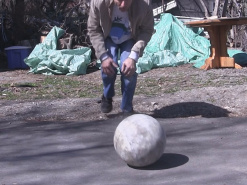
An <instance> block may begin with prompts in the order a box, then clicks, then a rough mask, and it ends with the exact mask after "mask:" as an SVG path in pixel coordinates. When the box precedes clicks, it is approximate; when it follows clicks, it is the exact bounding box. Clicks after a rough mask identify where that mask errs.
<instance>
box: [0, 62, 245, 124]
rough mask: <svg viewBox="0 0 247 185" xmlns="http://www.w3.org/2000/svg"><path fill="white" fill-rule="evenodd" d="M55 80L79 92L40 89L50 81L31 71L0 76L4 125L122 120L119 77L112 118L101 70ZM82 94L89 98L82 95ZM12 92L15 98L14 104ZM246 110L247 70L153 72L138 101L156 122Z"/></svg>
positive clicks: (141, 79)
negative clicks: (104, 109)
mask: <svg viewBox="0 0 247 185" xmlns="http://www.w3.org/2000/svg"><path fill="white" fill-rule="evenodd" d="M49 78H51V79H55V78H56V79H59V78H60V81H65V79H67V80H70V81H69V82H70V83H71V82H79V84H78V85H76V87H71V86H68V85H67V86H66V85H65V84H62V85H61V86H62V87H61V86H60V87H61V88H60V89H59V88H58V87H57V86H55V85H50V86H49V84H48V85H47V84H46V86H44V85H40V83H41V82H42V83H43V82H44V80H45V79H47V76H46V75H42V74H40V75H39V74H31V73H28V70H13V71H5V70H2V71H0V104H1V106H0V120H9V121H10V122H11V120H13V121H14V120H27V121H28V120H29V121H58V120H65V121H78V120H81V121H95V120H102V119H109V118H114V117H118V116H120V115H121V111H120V108H119V106H120V102H121V94H120V78H119V76H118V78H117V80H116V96H115V97H114V102H113V106H114V110H113V111H112V112H111V113H109V114H103V113H101V112H100V104H99V100H100V97H101V93H102V82H101V78H100V71H99V70H96V71H95V70H92V71H90V70H89V72H88V74H86V75H80V76H55V75H54V76H50V77H49ZM30 84H31V85H30ZM32 84H33V86H32ZM30 86H31V87H30ZM66 88H67V91H65V90H66ZM35 89H36V90H35ZM39 89H40V90H41V89H42V90H44V89H45V91H42V96H43V98H41V97H38V96H37V93H38V91H37V90H39ZM54 89H58V92H57V91H56V94H59V92H60V94H59V96H55V95H53V94H52V92H54V91H53V90H54ZM65 92H66V93H65ZM82 92H83V93H84V95H83V96H81V95H80V93H82ZM8 93H12V96H13V94H14V95H15V97H14V98H12V99H11V98H10V99H8V98H7V97H8ZM18 93H19V94H18ZM23 94H26V96H24V95H23ZM46 97H47V98H46ZM246 109H247V68H242V69H233V68H222V69H211V70H207V71H205V70H201V69H197V68H194V67H193V66H192V65H191V64H185V65H181V66H178V67H166V68H158V69H152V70H150V71H148V72H146V73H143V74H140V75H139V76H138V84H137V89H136V94H135V96H134V110H135V111H136V113H143V114H148V115H152V116H154V117H156V118H182V117H207V118H212V117H245V116H247V113H246Z"/></svg>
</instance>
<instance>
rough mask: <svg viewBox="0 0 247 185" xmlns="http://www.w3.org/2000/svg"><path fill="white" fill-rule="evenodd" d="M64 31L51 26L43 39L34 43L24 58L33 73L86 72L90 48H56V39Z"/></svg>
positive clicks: (89, 58)
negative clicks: (38, 42)
mask: <svg viewBox="0 0 247 185" xmlns="http://www.w3.org/2000/svg"><path fill="white" fill-rule="evenodd" d="M64 33H65V31H64V30H63V29H61V28H58V27H53V28H52V30H51V31H50V32H49V33H48V35H47V37H46V38H45V40H44V41H43V42H42V43H40V44H38V45H36V46H35V48H34V49H33V51H32V52H31V54H30V55H29V56H28V57H27V58H26V59H25V60H24V62H25V63H26V64H27V65H28V66H29V67H30V71H29V72H31V73H35V74H46V75H50V74H59V75H62V74H66V75H81V74H86V70H87V66H88V64H89V63H90V62H91V49H90V48H88V47H81V48H78V49H63V50H57V41H58V39H59V38H60V37H61V36H62V35H63V34H64Z"/></svg>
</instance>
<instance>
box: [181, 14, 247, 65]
mask: <svg viewBox="0 0 247 185" xmlns="http://www.w3.org/2000/svg"><path fill="white" fill-rule="evenodd" d="M243 24H247V17H242V18H219V19H205V20H200V21H191V22H187V23H185V25H188V26H192V27H203V28H204V29H205V30H206V31H208V34H209V37H210V43H211V48H210V50H211V55H210V57H209V58H207V59H206V61H205V64H204V65H203V66H202V67H201V69H205V70H207V69H211V68H222V67H233V68H242V67H241V66H240V65H238V64H236V63H235V61H234V58H232V57H229V55H228V53H227V46H226V42H227V33H228V31H229V30H230V29H231V27H232V26H233V25H243Z"/></svg>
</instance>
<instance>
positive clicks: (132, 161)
mask: <svg viewBox="0 0 247 185" xmlns="http://www.w3.org/2000/svg"><path fill="white" fill-rule="evenodd" d="M113 142H114V148H115V150H116V152H117V153H118V155H119V156H120V157H121V158H122V159H123V160H124V161H125V162H126V163H127V164H128V165H130V166H133V167H144V166H148V165H150V164H153V163H154V162H156V161H157V160H158V159H159V158H160V157H161V155H162V154H163V152H164V149H165V145H166V134H165V131H164V130H163V128H162V126H161V125H160V123H159V122H158V121H157V120H156V119H154V118H153V117H151V116H148V115H145V114H134V115H131V116H129V117H127V118H125V119H124V120H123V121H121V122H120V123H119V125H118V126H117V128H116V130H115V133H114V138H113Z"/></svg>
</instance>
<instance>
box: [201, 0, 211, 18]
mask: <svg viewBox="0 0 247 185" xmlns="http://www.w3.org/2000/svg"><path fill="white" fill-rule="evenodd" d="M200 3H201V5H202V7H203V9H204V12H205V17H209V14H208V9H207V6H206V5H205V3H204V1H203V0H200Z"/></svg>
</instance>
